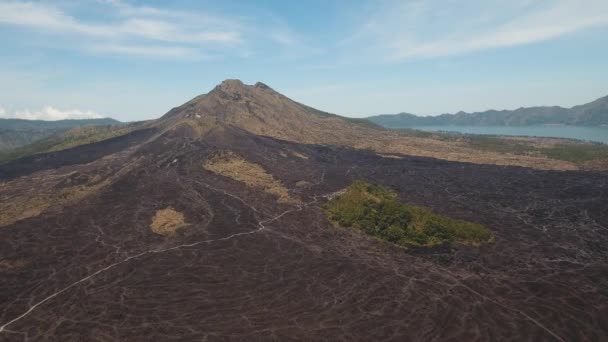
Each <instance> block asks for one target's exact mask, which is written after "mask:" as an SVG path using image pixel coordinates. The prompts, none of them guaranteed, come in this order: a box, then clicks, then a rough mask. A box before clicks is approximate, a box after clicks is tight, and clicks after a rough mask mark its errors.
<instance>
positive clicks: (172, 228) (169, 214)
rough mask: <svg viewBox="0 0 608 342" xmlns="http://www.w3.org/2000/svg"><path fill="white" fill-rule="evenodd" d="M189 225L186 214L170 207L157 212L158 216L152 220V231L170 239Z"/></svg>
mask: <svg viewBox="0 0 608 342" xmlns="http://www.w3.org/2000/svg"><path fill="white" fill-rule="evenodd" d="M187 225H188V224H187V223H186V221H185V220H184V214H182V213H180V212H179V211H175V209H173V208H171V207H168V208H165V209H161V210H157V211H156V214H155V215H154V217H153V218H152V223H151V224H150V229H152V231H153V232H155V233H156V234H159V235H163V236H169V237H170V236H174V235H175V232H176V231H177V230H178V229H180V228H183V227H185V226H187Z"/></svg>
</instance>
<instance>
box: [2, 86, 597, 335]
mask: <svg viewBox="0 0 608 342" xmlns="http://www.w3.org/2000/svg"><path fill="white" fill-rule="evenodd" d="M232 86H235V87H237V88H238V90H236V91H235V90H230V89H228V88H230V87H232ZM243 87H244V88H243ZM259 92H268V93H269V94H270V95H258V93H259ZM264 94H266V93H264ZM266 97H269V98H276V101H278V102H284V104H285V106H286V107H285V108H282V107H281V106H283V105H282V104H276V103H275V104H272V105H270V104H266V101H271V100H270V99H266ZM247 99H248V100H247ZM247 101H249V106H250V108H252V113H249V112H243V113H241V114H239V113H240V112H237V109H238V110H241V109H243V110H246V109H247V108H248V105H247V103H248V102H247ZM287 105H290V106H291V105H293V106H301V107H300V108H301V112H296V113H294V112H293V111H292V108H291V107H287ZM256 106H260V109H257V110H254V108H257V107H256ZM270 107H272V108H274V109H273V110H274V112H270V110H271V109H269V108H270ZM239 108H240V109H239ZM272 113H276V116H275V117H273V116H272V115H274V114H272ZM279 113H285V114H284V115H279ZM254 114H255V115H254ZM249 115H251V117H249ZM292 118H293V120H298V121H297V122H300V123H302V125H312V123H311V122H317V123H318V126H316V127H313V126H311V128H310V129H311V131H313V133H314V134H321V132H324V130H325V129H327V127H330V124H331V123H332V122H334V123H335V125H336V127H337V126H338V125H340V127H347V128H348V129H350V130H352V131H353V132H354V133H353V134H355V133H356V132H359V131H360V132H362V133H361V134H363V133H364V132H371V130H376V129H375V128H371V127H367V126H364V125H361V124H359V123H357V122H354V123H353V122H349V121H345V120H343V119H340V118H339V117H334V116H328V115H324V114H319V113H317V112H315V111H314V110H312V109H308V107H305V106H302V105H298V104H295V102H291V101H289V100H286V98H284V97H282V95H278V94H276V93H275V92H274V91H271V90H269V89H268V88H267V87H266V86H263V85H260V84H258V85H257V86H244V85H242V84H240V83H239V82H236V81H228V82H224V83H223V84H222V85H220V86H218V88H216V89H215V90H214V91H212V92H211V93H210V94H207V95H205V96H203V97H200V98H197V99H194V100H193V101H191V102H189V103H187V104H185V105H183V106H181V107H178V108H175V109H173V110H171V111H170V112H169V113H167V114H166V115H165V116H163V117H162V118H161V119H159V120H157V121H155V122H152V123H150V124H149V125H147V126H146V127H145V128H143V129H141V130H138V131H134V132H130V133H129V134H127V135H124V136H120V137H114V138H112V139H108V140H104V141H101V142H96V143H92V144H89V145H83V146H78V147H74V148H71V149H67V150H63V151H55V152H52V153H48V154H42V155H37V156H32V157H27V158H24V159H19V160H15V161H12V162H9V163H7V164H4V165H0V182H2V183H0V199H1V200H0V215H1V216H0V243H1V244H2V245H1V248H0V272H1V273H2V277H1V278H0V279H1V280H0V288H1V289H2V291H1V292H0V310H1V311H0V340H1V341H82V340H85V341H114V340H122V341H150V340H167V341H171V340H176V341H177V340H180V341H182V340H186V341H190V340H194V341H200V340H332V341H333V340H356V341H359V340H360V341H369V340H377V341H404V340H411V341H428V340H458V341H462V340H467V341H487V340H518V341H520V340H529V341H539V340H540V341H542V340H546V341H572V340H606V339H608V324H607V322H606V319H605V317H606V315H607V313H608V312H607V310H608V306H607V305H606V303H608V294H607V293H606V291H605V289H606V288H608V277H606V274H608V266H607V265H608V263H607V262H606V261H607V259H608V250H607V249H606V246H608V231H607V228H606V227H608V212H606V207H605V203H607V202H608V175H607V174H606V173H599V172H595V173H594V172H578V171H571V172H557V171H544V170H533V169H529V168H521V167H509V166H494V165H478V164H470V163H459V162H450V161H441V160H437V159H433V158H426V157H414V156H406V155H401V156H400V158H387V157H384V156H381V155H379V154H377V153H376V152H374V151H370V150H360V149H353V148H350V147H347V146H344V145H346V144H341V143H340V141H337V140H336V141H334V142H333V143H330V142H325V143H324V144H320V142H319V141H315V142H314V143H312V141H305V139H308V138H306V134H305V132H303V133H299V131H298V129H299V128H303V129H306V126H304V127H300V126H298V125H295V124H293V122H292V121H291V119H292ZM324 122H325V123H327V125H323V123H324ZM258 123H259V125H258ZM263 123H265V124H263ZM292 125H293V126H292ZM256 127H257V128H256ZM292 128H293V130H292ZM256 129H258V130H259V131H255V130H256ZM262 130H264V132H262ZM314 130H317V131H316V133H315V132H314ZM378 132H381V130H378ZM279 134H283V136H282V137H278V135H279ZM340 134H344V137H347V134H346V133H340ZM336 135H338V133H336ZM344 137H331V138H327V137H324V136H321V137H320V138H319V139H344ZM299 140H302V141H299ZM306 142H308V143H306ZM218 155H219V156H222V158H223V159H222V160H224V161H225V160H228V162H223V164H221V166H222V167H209V165H210V164H209V163H213V161H214V160H216V159H217V158H218V157H217V156H218ZM231 158H232V159H231ZM230 161H233V162H230ZM234 161H237V162H234ZM232 164H237V165H240V166H241V167H243V165H245V166H244V167H246V170H247V172H248V173H247V177H244V178H243V177H239V176H238V175H237V176H235V172H232V170H228V172H224V170H226V167H228V166H230V165H232ZM206 166H207V167H206ZM255 174H258V175H260V177H258V179H257V180H256V181H255V182H253V181H249V179H250V178H251V177H249V175H255ZM264 180H266V181H267V182H268V183H269V184H270V185H271V186H270V187H267V188H266V187H264V184H260V183H259V182H261V181H264ZM355 180H366V181H368V182H372V183H376V184H380V185H383V186H386V187H389V188H391V189H393V190H394V191H396V192H397V193H398V194H399V196H400V200H402V201H404V202H408V203H411V204H413V205H418V206H425V207H428V208H430V209H432V210H434V211H435V212H437V213H440V214H443V215H448V216H451V217H454V218H459V219H464V220H468V221H473V222H478V223H481V224H483V225H485V226H487V227H488V228H489V229H491V230H492V232H493V234H494V235H495V237H496V239H495V242H494V243H492V244H486V245H482V246H479V247H474V246H460V245H445V246H441V247H434V248H421V249H403V248H399V247H396V246H393V245H390V244H387V243H384V242H381V241H378V240H375V239H373V238H370V237H368V236H366V235H363V234H361V233H358V232H357V231H355V230H352V229H347V228H338V227H333V226H332V225H331V224H330V223H329V222H328V220H327V217H326V216H325V214H324V212H323V210H322V209H320V208H319V206H320V205H321V204H322V203H324V202H325V201H326V200H327V197H328V196H330V195H331V194H333V193H335V192H337V191H339V190H341V189H343V188H345V187H346V186H348V185H349V184H351V183H352V182H353V181H355ZM265 189H275V190H273V191H265ZM276 189H279V190H276ZM285 192H286V193H285ZM279 196H284V198H289V199H290V200H284V201H279V199H280V197H279ZM285 196H287V197H285Z"/></svg>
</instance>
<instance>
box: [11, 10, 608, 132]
mask: <svg viewBox="0 0 608 342" xmlns="http://www.w3.org/2000/svg"><path fill="white" fill-rule="evenodd" d="M606 37H608V2H607V1H605V0H586V1H580V0H551V1H530V0H514V1H509V2H505V1H497V0H494V1H481V0H466V1H440V0H417V1H359V2H356V3H354V2H352V1H346V0H335V1H329V2H328V1H321V0H315V1H307V2H302V3H294V2H287V3H285V2H282V1H275V0H267V1H257V2H255V4H253V3H251V2H247V1H231V2H221V3H218V2H212V1H189V0H181V1H176V2H173V3H172V4H171V5H168V4H167V3H165V2H161V1H126V0H88V1H70V0H61V1H52V2H51V1H39V2H27V1H9V0H0V38H1V39H2V42H3V44H2V45H3V46H2V50H3V54H1V55H0V78H1V79H2V81H3V82H2V83H1V84H0V117H20V118H28V119H47V120H48V119H52V120H56V119H64V118H91V117H102V116H110V117H113V118H116V119H119V120H123V121H133V120H142V119H151V118H155V117H158V116H160V115H162V114H163V113H164V112H166V111H167V110H168V109H170V108H171V107H174V106H176V105H179V104H181V103H183V102H185V101H187V100H189V99H190V98H192V97H194V96H196V95H198V94H201V93H206V92H208V91H209V90H211V89H212V88H213V86H215V85H216V84H218V83H220V82H221V81H222V80H224V79H227V78H238V79H241V80H243V82H245V83H248V84H253V83H255V82H257V81H262V82H264V83H266V84H268V85H270V86H271V87H273V88H274V89H276V90H277V91H280V92H281V93H284V94H285V95H287V96H289V97H291V98H293V99H294V100H297V101H300V102H303V103H306V104H308V105H311V106H314V107H316V108H319V109H322V110H325V111H328V112H332V113H336V114H341V115H346V116H352V117H363V116H368V115H374V114H381V113H397V112H404V111H405V112H410V113H415V114H423V115H436V114H441V113H446V112H457V111H460V110H464V111H483V110H486V109H514V108H518V107H525V106H535V105H560V106H564V107H570V106H573V105H578V104H583V103H586V102H589V101H592V100H595V99H596V98H599V97H602V96H605V95H608V67H607V66H608V65H607V64H608V63H607V62H606V61H608V44H607V40H606Z"/></svg>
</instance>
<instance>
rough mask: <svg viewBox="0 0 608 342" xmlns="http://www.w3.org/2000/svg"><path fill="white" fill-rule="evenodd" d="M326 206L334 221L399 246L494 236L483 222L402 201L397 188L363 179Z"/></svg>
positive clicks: (463, 241) (477, 241) (484, 239)
mask: <svg viewBox="0 0 608 342" xmlns="http://www.w3.org/2000/svg"><path fill="white" fill-rule="evenodd" d="M324 209H325V210H326V212H327V213H328V215H329V218H330V220H331V221H332V222H333V223H334V224H337V225H339V226H342V227H352V228H357V229H359V230H361V231H363V232H365V233H366V234H368V235H371V236H374V237H376V238H379V239H382V240H385V241H389V242H392V243H394V244H397V245H400V246H433V245H437V244H442V243H446V242H456V243H461V244H468V245H479V244H481V243H485V242H492V241H493V240H494V237H493V235H492V233H491V232H490V231H489V230H488V229H487V228H486V227H484V226H482V225H480V224H477V223H472V222H467V221H464V220H458V219H453V218H450V217H447V216H443V215H439V214H436V213H434V212H432V211H431V210H429V209H426V208H422V207H416V206H412V205H408V204H404V203H401V202H399V200H398V199H397V194H396V193H395V192H393V191H391V190H388V189H386V188H383V187H381V186H378V185H374V184H370V183H367V182H364V181H356V182H354V183H353V184H351V185H350V186H349V187H348V188H347V189H346V191H345V192H344V193H342V194H340V195H337V196H336V197H334V198H332V199H331V200H330V201H329V202H328V203H326V204H325V206H324Z"/></svg>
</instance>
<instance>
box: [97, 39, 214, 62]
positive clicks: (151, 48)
mask: <svg viewBox="0 0 608 342" xmlns="http://www.w3.org/2000/svg"><path fill="white" fill-rule="evenodd" d="M88 49H89V51H91V52H99V53H104V54H110V55H128V56H143V57H150V58H158V59H201V58H203V57H206V56H205V55H203V54H202V53H201V52H200V51H199V50H198V49H195V48H190V47H182V46H163V45H137V44H120V43H116V44H114V43H110V44H105V43H103V44H98V45H91V46H89V48H88Z"/></svg>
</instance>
